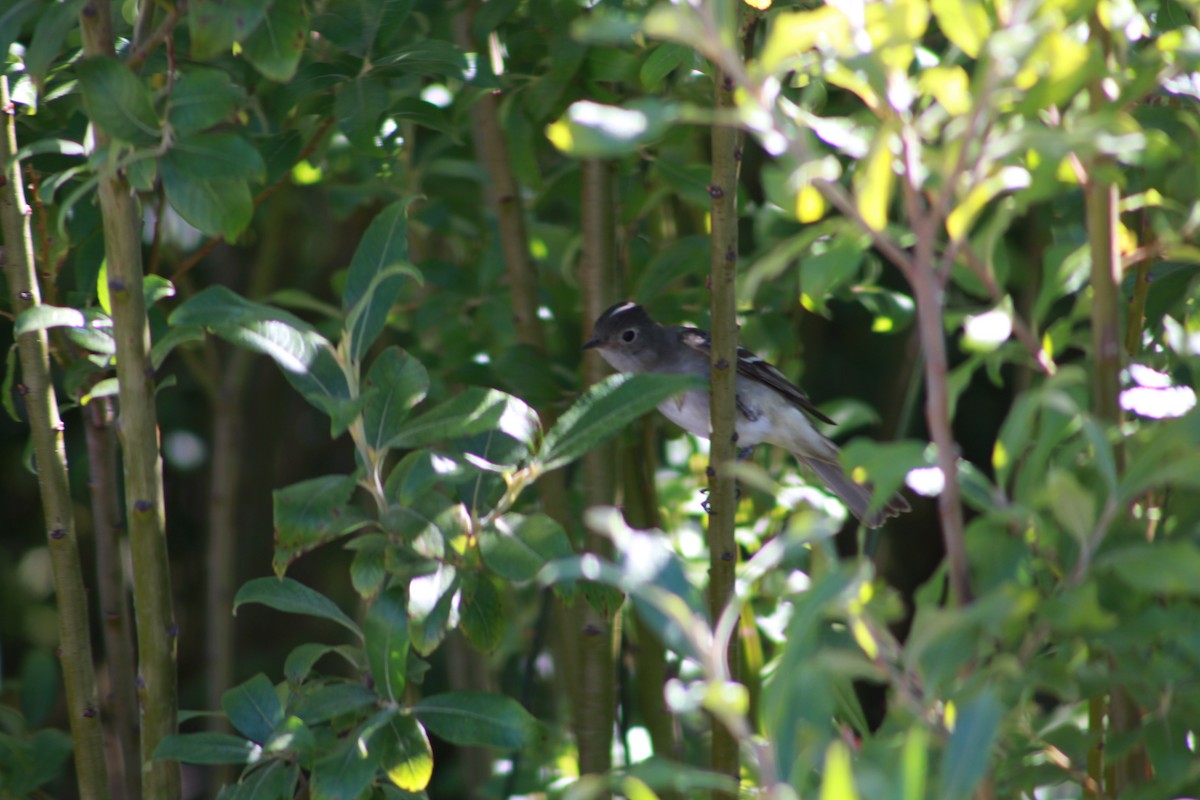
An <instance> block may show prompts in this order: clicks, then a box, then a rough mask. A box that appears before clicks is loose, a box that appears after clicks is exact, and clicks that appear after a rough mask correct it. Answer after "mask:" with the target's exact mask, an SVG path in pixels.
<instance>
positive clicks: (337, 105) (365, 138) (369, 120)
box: [333, 77, 388, 151]
mask: <svg viewBox="0 0 1200 800" xmlns="http://www.w3.org/2000/svg"><path fill="white" fill-rule="evenodd" d="M387 105H388V92H387V89H386V88H385V87H384V85H383V83H382V82H380V81H378V80H376V79H374V78H365V77H360V78H357V79H356V80H354V81H351V82H350V83H347V84H345V85H343V86H342V87H341V88H340V89H339V90H338V94H337V98H336V99H335V100H334V104H333V113H334V116H335V117H336V118H337V125H338V130H340V131H341V132H342V133H344V134H345V135H346V138H347V139H349V140H350V144H352V145H354V146H355V147H357V148H359V149H360V150H368V151H370V150H373V149H374V148H375V137H376V136H378V135H379V118H380V116H381V115H382V114H383V111H384V109H386V108H387Z"/></svg>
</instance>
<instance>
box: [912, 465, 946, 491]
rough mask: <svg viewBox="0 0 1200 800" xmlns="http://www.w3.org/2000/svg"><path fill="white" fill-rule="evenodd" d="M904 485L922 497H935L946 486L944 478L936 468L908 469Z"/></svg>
mask: <svg viewBox="0 0 1200 800" xmlns="http://www.w3.org/2000/svg"><path fill="white" fill-rule="evenodd" d="M904 483H905V484H906V485H907V486H908V488H910V489H912V490H913V491H914V492H916V493H917V494H919V495H921V496H922V497H937V496H938V495H939V494H941V493H942V489H944V488H945V486H946V476H945V475H943V474H942V470H941V469H940V468H938V467H917V468H916V469H910V470H909V471H908V475H906V476H905V478H904Z"/></svg>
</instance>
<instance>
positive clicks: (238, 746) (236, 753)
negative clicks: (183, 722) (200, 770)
mask: <svg viewBox="0 0 1200 800" xmlns="http://www.w3.org/2000/svg"><path fill="white" fill-rule="evenodd" d="M257 750H258V745H256V744H254V742H248V741H246V740H245V739H243V738H241V737H240V736H231V735H230V734H228V733H216V732H212V731H206V732H204V733H174V734H171V735H170V736H167V737H166V738H164V739H163V740H162V741H161V742H159V743H158V747H156V748H154V760H155V761H182V762H183V763H185V764H248V763H250V760H251V758H253V757H254V756H255V754H256V751H257Z"/></svg>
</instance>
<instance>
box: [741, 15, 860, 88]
mask: <svg viewBox="0 0 1200 800" xmlns="http://www.w3.org/2000/svg"><path fill="white" fill-rule="evenodd" d="M850 34H851V31H850V21H849V20H848V19H847V18H846V15H845V14H843V13H842V12H841V11H839V10H838V9H836V8H834V7H833V6H822V7H821V8H818V9H815V10H813V11H789V12H783V13H780V14H776V15H775V16H774V18H773V20H772V23H771V30H770V32H769V33H768V34H767V41H766V44H764V45H763V48H762V54H761V55H760V56H759V58H758V64H759V67H760V68H761V69H762V70H763V71H764V72H766V73H768V74H770V73H775V72H779V71H780V70H784V69H789V68H792V66H793V65H794V62H795V60H796V59H797V58H799V57H800V56H803V55H804V54H805V53H807V52H808V51H810V50H812V49H813V48H814V47H821V48H823V49H828V50H830V51H833V52H839V51H841V50H842V49H843V48H845V47H847V46H849V44H850Z"/></svg>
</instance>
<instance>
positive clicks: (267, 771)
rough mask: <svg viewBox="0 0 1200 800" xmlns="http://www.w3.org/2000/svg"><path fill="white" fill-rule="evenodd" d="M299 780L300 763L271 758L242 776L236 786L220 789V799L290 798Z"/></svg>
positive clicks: (277, 799)
mask: <svg viewBox="0 0 1200 800" xmlns="http://www.w3.org/2000/svg"><path fill="white" fill-rule="evenodd" d="M299 780H300V765H299V764H288V763H285V762H284V761H278V760H272V761H268V762H267V763H266V764H264V765H263V766H261V767H259V768H258V769H255V770H254V771H252V772H251V773H250V774H248V775H244V776H242V778H241V780H239V781H238V782H237V784H236V786H234V787H232V791H230V789H226V790H225V791H222V792H221V794H220V800H291V798H292V797H294V796H295V794H296V784H297V783H298V782H299Z"/></svg>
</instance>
